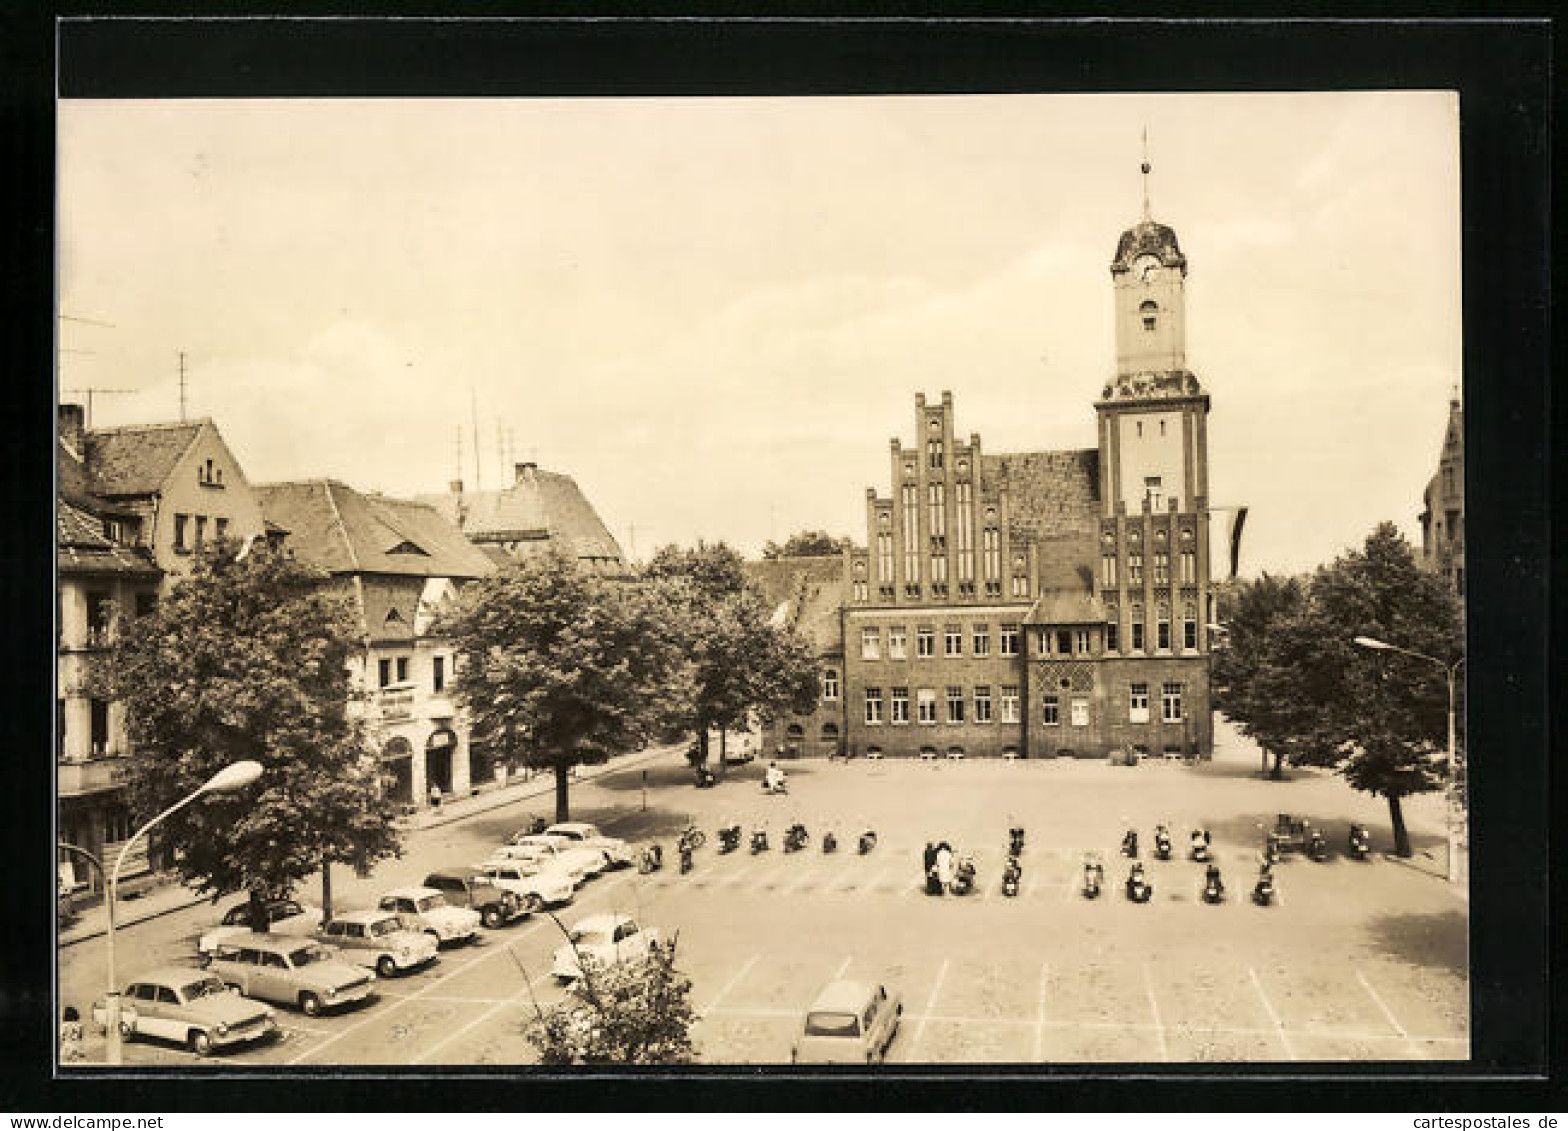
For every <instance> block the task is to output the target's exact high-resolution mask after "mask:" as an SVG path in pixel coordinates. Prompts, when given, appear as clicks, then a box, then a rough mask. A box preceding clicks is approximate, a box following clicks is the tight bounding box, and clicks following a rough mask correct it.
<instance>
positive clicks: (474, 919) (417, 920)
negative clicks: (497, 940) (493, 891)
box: [376, 887, 479, 944]
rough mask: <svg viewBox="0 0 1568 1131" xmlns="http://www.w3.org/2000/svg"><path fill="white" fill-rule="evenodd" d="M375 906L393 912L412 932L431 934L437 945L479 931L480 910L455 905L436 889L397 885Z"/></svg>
mask: <svg viewBox="0 0 1568 1131" xmlns="http://www.w3.org/2000/svg"><path fill="white" fill-rule="evenodd" d="M376 906H377V907H378V908H380V909H381V910H382V911H390V912H392V913H393V914H394V915H396V916H397V917H398V918H399V919H401V920H402V921H403V926H404V927H406V928H408V929H409V930H410V931H420V932H423V933H424V934H427V935H430V936H431V937H432V938H434V939H435V940H436V943H437V944H440V943H444V942H457V941H459V940H467V939H472V938H474V937H476V936H477V935H478V934H479V912H477V911H474V910H472V909H471V908H467V907H453V906H452V905H451V904H450V903H448V902H447V900H446V895H445V894H444V893H443V892H439V891H437V890H436V889H435V888H426V887H413V888H398V889H396V890H395V891H389V892H387V893H386V894H385V895H383V896H382V897H381V902H380V903H378V904H377V905H376Z"/></svg>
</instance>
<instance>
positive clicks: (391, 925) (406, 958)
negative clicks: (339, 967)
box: [316, 911, 436, 978]
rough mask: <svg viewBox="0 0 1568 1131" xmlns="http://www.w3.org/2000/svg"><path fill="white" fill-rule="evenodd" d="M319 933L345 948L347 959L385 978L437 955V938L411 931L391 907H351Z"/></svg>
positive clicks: (321, 937)
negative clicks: (374, 909)
mask: <svg viewBox="0 0 1568 1131" xmlns="http://www.w3.org/2000/svg"><path fill="white" fill-rule="evenodd" d="M316 937H317V938H318V939H320V940H321V941H322V942H324V943H327V944H328V945H329V946H334V947H337V948H338V950H339V951H341V952H342V957H343V960H344V961H345V962H354V963H357V964H359V965H360V966H369V967H370V968H371V969H372V970H374V971H375V972H376V973H377V974H379V975H381V977H383V978H390V977H392V975H394V974H396V973H397V972H398V971H400V970H412V969H413V968H414V967H416V966H422V965H424V964H425V963H426V962H430V961H433V960H434V959H435V956H436V940H435V939H434V938H432V937H431V936H430V935H427V934H425V933H424V932H422V931H410V930H408V929H407V928H406V927H404V926H403V920H402V919H400V918H398V917H397V915H395V914H394V913H392V912H391V911H348V912H345V913H344V914H342V915H338V916H335V917H334V918H332V919H330V920H328V921H327V922H326V923H325V924H323V925H322V927H321V929H320V930H319V931H317V932H316Z"/></svg>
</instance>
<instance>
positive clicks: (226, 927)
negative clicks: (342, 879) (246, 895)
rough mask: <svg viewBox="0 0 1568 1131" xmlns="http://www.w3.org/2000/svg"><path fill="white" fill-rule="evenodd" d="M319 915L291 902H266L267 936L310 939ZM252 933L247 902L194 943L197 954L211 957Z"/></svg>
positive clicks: (316, 926) (307, 907)
mask: <svg viewBox="0 0 1568 1131" xmlns="http://www.w3.org/2000/svg"><path fill="white" fill-rule="evenodd" d="M321 919H322V911H321V908H319V907H313V906H311V905H310V904H308V903H300V902H298V901H297V900H293V899H269V900H267V933H268V934H269V935H293V936H295V937H296V938H309V937H310V936H311V935H313V934H315V932H316V930H317V928H319V927H320V926H321ZM250 930H251V922H250V900H248V899H247V900H246V901H245V902H244V903H236V904H235V905H234V906H233V907H230V908H229V909H228V911H226V912H224V915H223V919H222V920H221V921H220V923H219V925H218V926H216V927H214V928H213V929H212V930H210V931H207V932H205V933H204V934H203V935H202V936H201V938H199V939H197V940H196V953H197V954H201V955H207V954H211V953H212V952H213V950H214V949H215V948H216V947H217V945H218V944H219V943H220V942H223V941H224V940H226V939H234V938H237V937H238V936H240V935H243V934H247V933H249V931H250Z"/></svg>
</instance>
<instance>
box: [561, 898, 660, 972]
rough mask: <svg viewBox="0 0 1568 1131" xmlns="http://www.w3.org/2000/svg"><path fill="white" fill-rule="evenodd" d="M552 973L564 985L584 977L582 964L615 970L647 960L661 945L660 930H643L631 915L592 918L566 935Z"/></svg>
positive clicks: (596, 916) (594, 916)
mask: <svg viewBox="0 0 1568 1131" xmlns="http://www.w3.org/2000/svg"><path fill="white" fill-rule="evenodd" d="M566 937H567V938H568V939H569V940H570V941H569V942H567V943H566V944H564V945H563V946H561V947H559V948H557V949H556V952H555V960H554V962H553V964H552V965H551V967H550V972H551V973H552V974H554V975H555V976H556V978H557V979H559V980H560V981H563V982H570V981H572V980H573V979H576V978H581V977H582V976H583V968H582V963H583V962H588V963H591V964H593V965H598V966H613V965H614V964H615V963H617V962H627V961H633V960H636V959H639V958H644V957H646V956H647V954H648V952H649V951H650V950H652V949H653V947H655V946H657V945H658V942H659V929H658V928H657V927H649V928H643V927H641V926H639V925H638V923H637V920H636V919H634V918H632V917H631V916H630V915H624V914H614V915H591V916H589V917H588V918H586V919H584V920H582V921H581V922H580V923H578V924H577V925H576V926H574V927H572V929H571V930H569V931H568V932H567V934H566Z"/></svg>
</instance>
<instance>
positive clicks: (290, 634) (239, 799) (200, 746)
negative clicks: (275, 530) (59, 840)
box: [101, 543, 398, 905]
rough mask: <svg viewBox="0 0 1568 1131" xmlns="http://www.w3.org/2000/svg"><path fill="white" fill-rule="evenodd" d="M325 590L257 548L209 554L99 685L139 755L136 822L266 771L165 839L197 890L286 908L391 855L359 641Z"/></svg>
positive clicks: (210, 799)
mask: <svg viewBox="0 0 1568 1131" xmlns="http://www.w3.org/2000/svg"><path fill="white" fill-rule="evenodd" d="M325 582H326V578H325V577H324V576H323V575H321V574H318V573H315V572H313V571H311V570H308V569H306V568H305V567H304V566H301V565H299V564H298V563H296V562H295V561H294V560H293V559H292V558H289V557H286V556H284V555H282V554H279V553H277V552H275V551H273V550H271V549H269V548H267V547H266V546H264V545H260V544H258V545H257V546H256V547H255V548H253V549H252V550H251V551H250V552H249V553H248V554H245V555H244V556H242V557H241V556H237V555H236V554H235V553H234V547H233V545H232V544H231V543H220V544H218V545H215V546H212V547H209V548H208V549H206V550H204V551H203V552H202V553H201V555H200V556H199V557H198V559H197V561H196V563H195V566H194V568H193V570H192V572H191V574H190V576H189V577H188V578H187V579H185V580H183V581H181V582H179V583H178V584H177V585H175V586H174V587H173V589H172V590H171V591H170V593H169V594H168V595H167V597H165V598H164V599H163V600H162V601H160V602H159V603H158V605H157V608H156V610H155V611H154V612H152V613H149V614H148V615H146V616H142V617H137V618H134V619H123V620H122V621H121V622H120V624H121V631H120V633H119V636H118V639H117V641H116V644H115V647H114V650H113V652H112V653H111V654H110V656H109V657H108V663H107V665H106V667H105V670H104V671H103V672H102V673H101V679H102V681H103V685H104V692H105V694H106V695H107V696H109V697H111V698H114V699H118V700H119V701H120V702H121V703H122V704H123V705H124V708H125V711H126V718H127V724H128V730H129V733H130V737H131V739H132V741H133V744H134V750H135V752H134V754H133V755H132V758H131V763H130V777H129V781H128V794H129V799H130V803H131V807H132V809H133V811H134V813H135V815H136V817H137V819H138V820H146V819H149V818H151V817H152V816H154V815H155V814H157V813H159V812H160V811H162V810H163V809H166V808H167V807H169V806H170V805H173V804H174V803H175V802H177V801H179V800H181V799H182V798H184V797H186V796H188V795H189V794H190V793H191V792H193V791H194V790H196V789H197V788H199V787H200V786H201V785H202V784H203V783H205V782H206V781H207V779H208V778H210V777H211V776H212V775H213V774H214V773H216V772H217V771H218V770H220V769H222V768H223V767H225V766H227V765H230V764H231V763H234V762H237V761H242V760H247V759H249V760H254V761H256V762H259V763H261V765H262V767H263V774H262V777H261V779H260V780H259V781H257V782H256V783H255V784H253V785H251V786H249V787H248V788H246V789H245V790H244V791H243V792H242V793H239V794H236V795H233V796H228V795H223V794H211V795H208V796H206V797H204V798H203V799H202V800H200V801H198V802H196V803H195V804H192V805H188V806H186V807H185V808H182V809H180V810H179V811H178V812H176V813H174V814H172V815H171V816H170V817H168V818H167V819H166V820H165V821H164V822H163V823H162V824H161V825H160V826H159V842H160V843H161V844H163V845H165V846H167V847H168V848H169V849H170V850H171V855H172V858H173V863H174V865H175V867H176V868H177V869H178V870H179V872H180V874H181V876H182V877H183V878H184V879H186V880H187V881H188V882H192V883H194V884H196V885H198V886H199V887H201V888H203V889H205V890H207V891H210V892H211V893H212V894H213V896H214V897H215V898H216V897H217V896H218V895H221V894H223V893H225V892H230V891H241V890H244V891H249V892H250V893H251V896H252V901H253V904H257V905H259V904H260V903H261V901H262V900H264V899H265V898H266V897H268V896H278V895H284V894H287V893H288V891H289V890H290V889H291V888H292V887H293V885H294V884H295V883H297V882H298V881H299V880H300V879H302V878H304V877H305V876H307V875H309V874H311V873H312V872H313V871H314V870H316V869H317V868H320V867H322V866H323V865H324V864H327V863H334V862H335V863H344V864H352V865H355V866H356V867H361V868H363V867H368V866H369V865H370V864H371V863H373V862H374V861H375V860H377V859H380V858H383V857H386V856H390V855H394V854H396V852H397V851H398V839H397V834H396V830H395V827H394V826H393V823H392V822H393V817H394V810H393V807H392V805H391V803H390V802H389V801H388V800H387V799H385V798H384V796H383V792H384V791H383V790H382V785H381V780H380V771H379V767H378V766H377V763H376V759H375V754H374V751H373V750H372V749H371V747H370V745H369V744H368V742H367V741H366V735H365V729H364V725H363V722H362V721H361V720H359V719H358V718H356V717H355V715H354V713H353V712H352V711H351V710H350V702H351V700H352V699H353V697H354V694H355V693H354V690H353V686H352V681H351V673H350V664H351V662H352V661H353V660H354V659H355V658H356V657H357V656H358V655H359V650H360V638H359V632H358V629H357V622H356V620H355V618H354V616H353V614H352V607H351V605H350V604H349V603H348V601H347V600H346V599H345V598H344V597H342V596H341V595H337V594H333V593H331V592H329V591H328V590H327V589H326V588H325V587H324V583H325Z"/></svg>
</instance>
